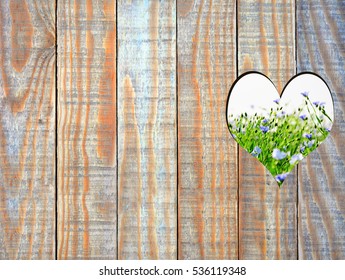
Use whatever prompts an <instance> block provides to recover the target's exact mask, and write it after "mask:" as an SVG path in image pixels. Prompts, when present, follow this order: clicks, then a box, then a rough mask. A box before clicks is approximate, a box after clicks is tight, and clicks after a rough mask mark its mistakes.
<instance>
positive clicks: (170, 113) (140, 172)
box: [118, 0, 177, 259]
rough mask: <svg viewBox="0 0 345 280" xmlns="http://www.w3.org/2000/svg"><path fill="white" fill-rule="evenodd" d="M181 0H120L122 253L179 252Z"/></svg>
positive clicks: (165, 255)
mask: <svg viewBox="0 0 345 280" xmlns="http://www.w3.org/2000/svg"><path fill="white" fill-rule="evenodd" d="M175 7H176V3H175V1H173V0H167V1H155V0H152V1H119V2H118V57H119V64H118V67H119V68H118V83H119V87H118V164H119V166H118V167H119V186H118V188H119V212H118V215H119V252H118V254H119V259H176V258H177V244H176V236H177V234H176V231H177V227H176V223H177V214H176V202H177V199H176V193H177V180H176V177H177V175H176V170H177V167H176V161H177V154H176V149H177V143H176V47H175V46H176V31H175V30H176V21H175V18H176V10H175Z"/></svg>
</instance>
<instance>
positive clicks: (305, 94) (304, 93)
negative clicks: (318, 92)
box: [301, 91, 309, 97]
mask: <svg viewBox="0 0 345 280" xmlns="http://www.w3.org/2000/svg"><path fill="white" fill-rule="evenodd" d="M301 94H302V95H303V96H304V97H308V94H309V92H307V91H304V92H301Z"/></svg>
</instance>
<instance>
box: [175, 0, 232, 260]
mask: <svg viewBox="0 0 345 280" xmlns="http://www.w3.org/2000/svg"><path fill="white" fill-rule="evenodd" d="M234 4H235V1H202V0H201V1H178V85H179V87H178V180H179V181H178V185H179V195H178V206H179V217H178V223H179V225H178V226H179V230H178V234H179V236H178V239H179V259H237V256H238V254H237V253H238V252H237V248H238V246H237V244H238V243H237V240H238V238H237V237H238V236H237V232H238V231H237V191H238V184H237V183H238V182H237V180H238V177H237V144H236V142H235V141H233V140H232V138H231V136H230V133H229V131H228V129H227V124H226V118H225V108H226V100H227V96H228V92H229V89H230V86H231V84H232V82H233V81H234V80H235V78H236V36H235V34H236V33H235V30H236V29H235V28H236V14H235V13H236V9H235V5H234Z"/></svg>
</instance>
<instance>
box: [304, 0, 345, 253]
mask: <svg viewBox="0 0 345 280" xmlns="http://www.w3.org/2000/svg"><path fill="white" fill-rule="evenodd" d="M297 36H298V37H297V46H298V48H297V59H298V60H297V61H298V64H297V66H298V68H297V69H298V72H301V71H313V72H315V73H317V74H319V75H320V76H321V77H322V78H324V79H325V81H326V82H327V84H328V85H329V87H330V89H331V92H332V97H333V101H334V115H335V122H334V126H333V128H332V131H331V134H330V137H328V138H327V139H326V140H325V141H324V142H323V143H322V144H321V145H320V147H319V148H318V149H317V150H315V151H314V152H313V153H311V154H310V155H309V156H308V158H307V159H306V160H304V161H303V162H302V163H301V164H300V169H299V220H298V224H299V235H298V236H299V240H298V242H299V258H300V259H345V204H344V201H345V189H344V186H345V176H344V172H345V150H344V145H345V140H344V139H345V118H344V114H345V93H344V88H345V80H344V73H345V2H344V1H326V0H325V1H319V0H318V1H305V0H299V1H297Z"/></svg>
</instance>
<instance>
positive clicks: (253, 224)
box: [238, 0, 297, 259]
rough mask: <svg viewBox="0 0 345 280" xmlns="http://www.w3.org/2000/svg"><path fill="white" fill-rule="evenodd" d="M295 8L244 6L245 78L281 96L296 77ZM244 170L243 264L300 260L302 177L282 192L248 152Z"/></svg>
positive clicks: (280, 0) (245, 0) (283, 0)
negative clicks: (257, 77)
mask: <svg viewBox="0 0 345 280" xmlns="http://www.w3.org/2000/svg"><path fill="white" fill-rule="evenodd" d="M294 5H295V3H294V1H293V0H274V1H266V0H261V1H254V0H239V1H238V59H239V74H241V73H243V72H246V71H249V70H256V71H260V72H262V73H264V74H265V75H267V76H268V77H269V78H270V79H271V80H272V81H273V82H274V83H275V85H276V87H277V90H278V92H280V93H281V91H282V89H283V87H284V85H285V83H286V82H288V80H289V79H290V78H291V77H292V76H293V75H294V72H295V63H294V48H295V43H294V37H295V36H294V33H295V29H294V26H295V25H294V14H295V6H294ZM258 98H260V97H259V96H258ZM239 169H240V171H239V242H240V244H239V247H240V252H239V257H240V259H296V258H297V227H296V224H297V216H296V201H297V197H296V195H297V192H296V190H297V185H296V184H297V176H296V171H294V172H293V173H292V174H291V175H289V177H288V178H287V179H286V181H285V182H284V184H283V185H282V188H281V189H279V188H278V185H277V183H276V182H275V180H274V179H273V177H272V176H271V175H270V173H269V172H268V171H267V170H266V169H265V168H264V166H263V165H262V164H261V163H260V162H259V161H258V160H257V159H256V158H254V157H253V156H251V155H250V154H248V153H247V152H246V151H245V150H243V149H242V148H240V153H239Z"/></svg>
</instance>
